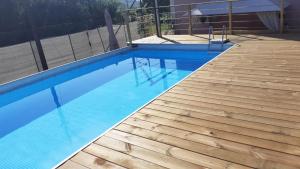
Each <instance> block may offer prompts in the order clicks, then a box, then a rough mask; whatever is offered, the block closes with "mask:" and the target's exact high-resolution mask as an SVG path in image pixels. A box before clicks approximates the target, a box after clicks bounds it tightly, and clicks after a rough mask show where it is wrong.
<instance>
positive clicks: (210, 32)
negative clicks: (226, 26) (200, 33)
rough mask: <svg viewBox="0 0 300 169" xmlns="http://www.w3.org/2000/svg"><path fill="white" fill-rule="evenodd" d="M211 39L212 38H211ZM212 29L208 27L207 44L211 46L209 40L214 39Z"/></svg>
mask: <svg viewBox="0 0 300 169" xmlns="http://www.w3.org/2000/svg"><path fill="white" fill-rule="evenodd" d="M211 37H212V38H211ZM214 38H215V37H214V28H213V27H212V26H209V27H208V44H209V45H210V44H211V40H212V39H214Z"/></svg>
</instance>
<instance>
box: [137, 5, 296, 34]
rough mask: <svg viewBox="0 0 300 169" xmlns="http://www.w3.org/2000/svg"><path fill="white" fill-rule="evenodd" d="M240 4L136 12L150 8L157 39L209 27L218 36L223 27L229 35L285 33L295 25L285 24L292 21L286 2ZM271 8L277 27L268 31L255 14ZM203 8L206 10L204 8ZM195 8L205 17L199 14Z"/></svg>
mask: <svg viewBox="0 0 300 169" xmlns="http://www.w3.org/2000/svg"><path fill="white" fill-rule="evenodd" d="M239 1H242V0H223V1H222V0H220V1H209V2H202V3H190V4H178V5H170V6H156V7H150V8H140V9H136V10H146V9H152V12H153V15H154V17H155V18H154V24H155V26H156V27H158V28H157V29H156V35H157V36H162V35H164V34H190V35H193V34H201V33H205V32H207V30H208V29H209V26H213V27H214V30H215V32H216V33H218V34H221V33H222V31H223V25H225V26H226V32H227V33H228V34H232V33H233V32H235V33H243V32H246V31H248V32H266V33H267V32H270V33H271V32H272V33H283V32H284V31H288V30H289V29H291V28H292V27H295V26H294V24H290V23H287V22H288V21H291V19H290V18H287V14H288V13H289V12H290V11H289V10H286V9H285V7H286V6H287V1H286V0H275V1H272V2H276V1H277V3H275V4H273V3H270V4H246V5H245V4H244V5H243V4H239ZM237 4H239V5H237ZM274 5H276V11H277V12H275V13H276V18H275V19H276V20H277V19H278V23H277V24H278V28H276V27H275V28H274V29H269V27H268V26H269V25H267V26H266V24H265V23H264V22H263V20H264V19H263V17H265V16H258V15H257V12H258V13H261V12H260V11H263V9H267V10H266V11H269V9H270V8H273V6H274ZM205 6H206V7H209V8H207V9H205ZM214 6H215V7H214ZM198 7H199V8H200V10H203V11H205V12H206V13H207V14H205V13H201V11H199V8H198ZM249 8H251V9H254V11H249ZM277 8H279V9H277ZM197 10H198V11H197ZM255 10H258V11H255ZM220 11H225V12H220ZM243 11H245V12H243ZM197 12H198V13H197ZM294 12H299V11H294ZM262 14H263V12H262ZM294 19H297V18H294ZM289 25H291V26H289ZM299 26H300V24H299Z"/></svg>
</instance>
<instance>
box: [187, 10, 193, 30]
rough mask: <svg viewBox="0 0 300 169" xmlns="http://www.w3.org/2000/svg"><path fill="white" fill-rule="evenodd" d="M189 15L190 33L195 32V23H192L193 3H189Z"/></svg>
mask: <svg viewBox="0 0 300 169" xmlns="http://www.w3.org/2000/svg"><path fill="white" fill-rule="evenodd" d="M188 15H189V35H192V34H193V23H192V5H191V4H190V5H188Z"/></svg>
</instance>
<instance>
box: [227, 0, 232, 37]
mask: <svg viewBox="0 0 300 169" xmlns="http://www.w3.org/2000/svg"><path fill="white" fill-rule="evenodd" d="M228 3H229V6H228V25H229V29H228V32H229V34H230V35H232V0H228Z"/></svg>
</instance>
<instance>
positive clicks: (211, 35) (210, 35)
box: [208, 25, 228, 47]
mask: <svg viewBox="0 0 300 169" xmlns="http://www.w3.org/2000/svg"><path fill="white" fill-rule="evenodd" d="M214 39H215V35H214V28H213V26H209V27H208V45H209V46H210V45H211V44H213V43H218V44H219V43H221V44H222V47H223V45H224V43H226V42H228V39H227V29H226V26H225V25H223V27H222V39H221V40H215V41H214Z"/></svg>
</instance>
